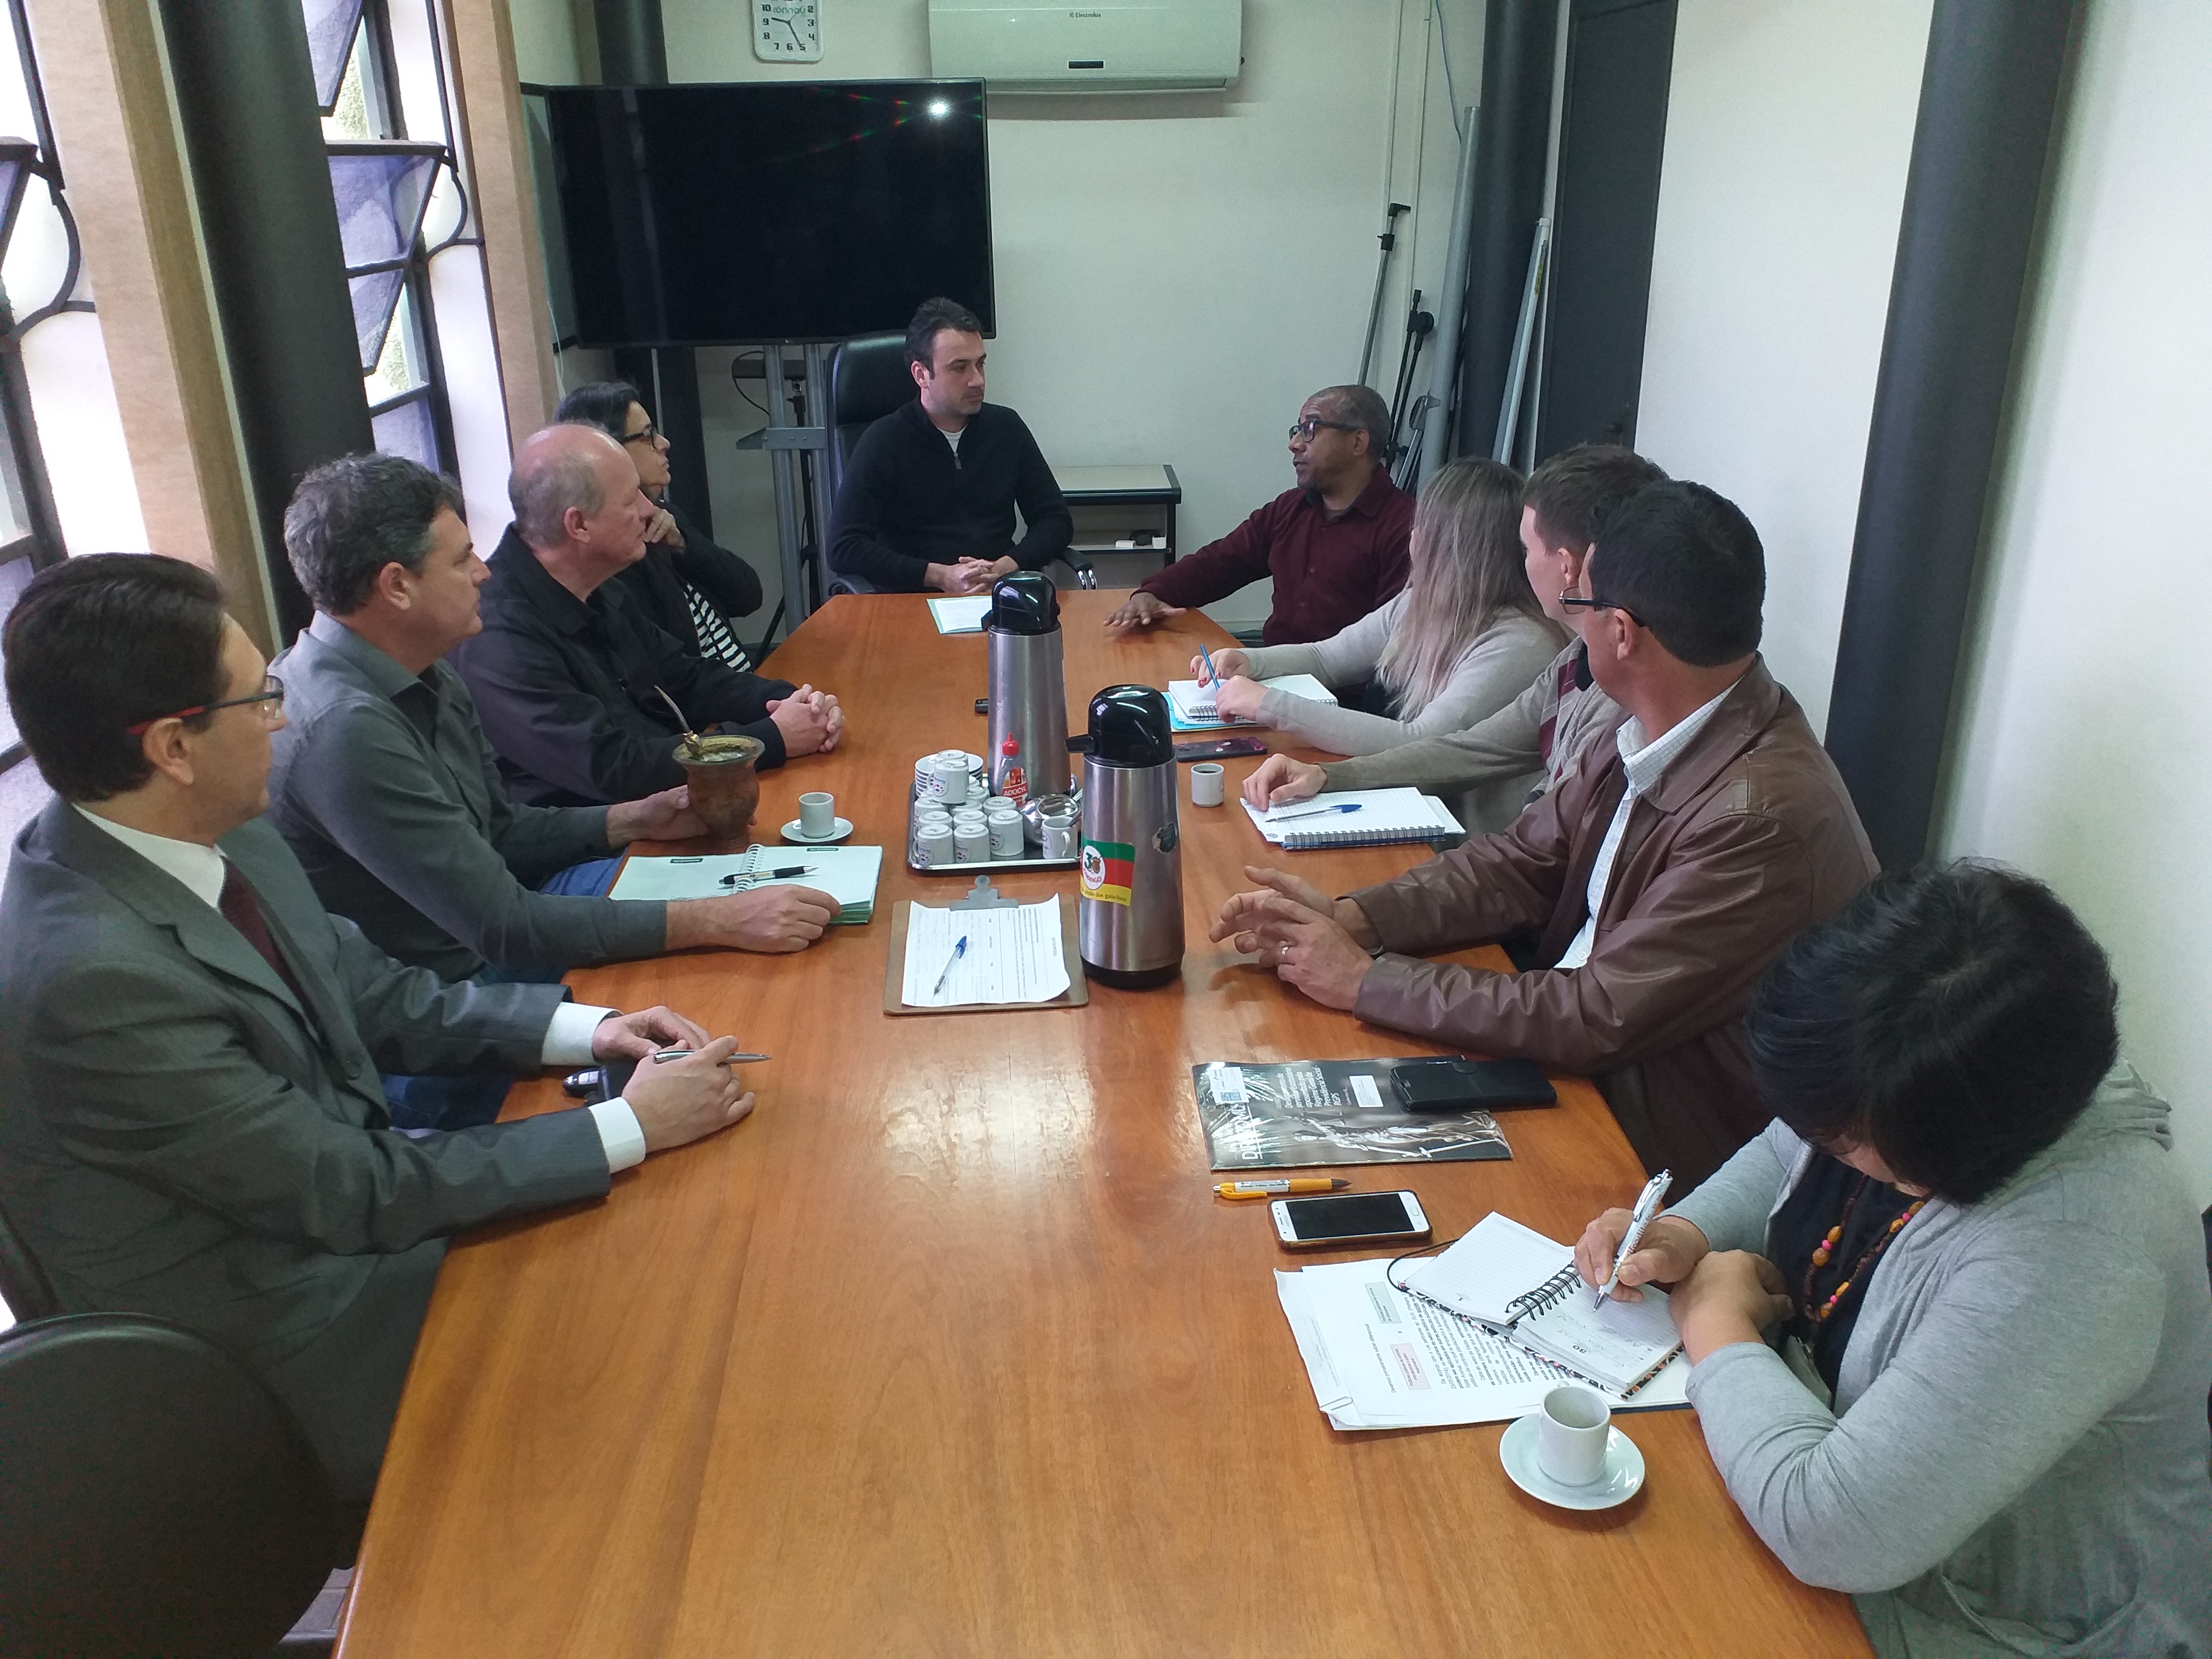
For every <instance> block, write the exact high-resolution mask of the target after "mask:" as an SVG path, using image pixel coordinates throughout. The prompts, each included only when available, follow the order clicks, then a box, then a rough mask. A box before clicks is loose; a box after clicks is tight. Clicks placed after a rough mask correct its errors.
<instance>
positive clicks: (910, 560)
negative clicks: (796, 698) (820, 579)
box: [829, 299, 1075, 593]
mask: <svg viewBox="0 0 2212 1659" xmlns="http://www.w3.org/2000/svg"><path fill="white" fill-rule="evenodd" d="M982 327H983V325H982V324H981V323H980V322H978V321H977V320H976V319H975V313H972V312H970V311H969V310H968V308H967V307H964V306H961V305H957V304H956V303H954V302H953V301H951V300H943V299H939V300H927V301H923V302H922V307H921V310H919V311H917V312H915V315H914V321H913V322H911V323H909V324H908V325H907V331H906V356H907V367H908V372H909V373H911V374H913V376H914V384H915V389H916V390H917V391H918V392H920V393H921V396H920V397H918V398H916V399H915V401H914V402H912V403H910V404H901V405H900V406H899V407H898V408H896V409H895V410H892V411H891V412H890V414H888V415H886V416H884V417H883V418H882V419H881V420H879V421H878V422H876V423H875V424H874V425H873V426H871V427H870V428H868V429H867V431H866V432H865V433H863V434H862V435H861V436H860V443H859V444H858V445H857V446H856V447H854V451H853V459H852V462H851V464H850V465H848V466H847V467H846V469H845V475H844V477H843V479H842V482H840V483H839V484H838V486H837V505H836V508H835V510H833V511H832V512H831V513H830V515H829V568H830V569H832V570H834V571H836V572H837V573H839V574H843V575H857V576H864V577H866V579H867V580H869V581H870V582H871V583H872V584H873V585H874V586H877V587H879V588H884V589H888V590H892V591H896V592H907V593H912V592H921V590H923V589H926V588H934V589H935V590H937V591H938V592H940V593H981V592H987V591H988V590H989V588H990V586H991V584H992V582H994V580H997V579H998V578H999V577H1000V576H1003V575H1006V574H1009V573H1011V572H1012V571H1015V570H1037V569H1041V568H1043V567H1044V566H1045V565H1046V564H1047V563H1048V562H1050V561H1052V560H1054V559H1055V558H1057V557H1059V556H1060V555H1061V554H1062V553H1064V552H1066V550H1067V544H1068V543H1069V542H1071V541H1072V540H1073V539H1074V536H1075V521H1074V520H1073V518H1072V517H1071V516H1070V515H1069V513H1068V511H1067V503H1066V501H1065V500H1063V499H1062V498H1061V495H1060V483H1059V481H1058V480H1057V479H1055V478H1054V477H1053V476H1052V469H1051V468H1050V467H1049V466H1048V465H1045V459H1044V456H1043V454H1042V453H1041V452H1040V451H1039V450H1038V448H1037V446H1036V439H1035V438H1033V437H1031V436H1030V429H1029V428H1028V427H1027V426H1025V425H1024V424H1023V423H1022V417H1021V416H1018V415H1017V414H1015V413H1014V411H1013V410H1011V409H1007V408H1005V407H1004V406H1002V405H1000V404H987V403H985V402H984V401H983V356H984V352H983V335H982ZM1017 505H1019V507H1021V510H1022V521H1023V523H1024V525H1025V526H1027V528H1026V530H1025V531H1024V533H1023V536H1022V538H1021V540H1020V541H1018V542H1017V541H1016V540H1015V539H1014V508H1015V507H1016V506H1017Z"/></svg>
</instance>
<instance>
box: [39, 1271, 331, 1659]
mask: <svg viewBox="0 0 2212 1659" xmlns="http://www.w3.org/2000/svg"><path fill="white" fill-rule="evenodd" d="M0 1539H4V1540H6V1547H4V1548H0V1655H7V1656H10V1659H12V1656H15V1655H17V1654H33V1653H36V1654H61V1653H68V1654H83V1655H98V1656H108V1655H118V1656H119V1655H124V1654H161V1655H165V1656H170V1659H188V1656H202V1655H216V1654H222V1655H230V1654H256V1653H262V1652H265V1651H266V1650H269V1649H270V1648H272V1647H274V1646H275V1645H276V1642H277V1641H278V1639H279V1638H282V1637H283V1634H284V1633H285V1632H286V1631H287V1630H289V1628H290V1627H291V1626H292V1621H293V1620H295V1619H296V1618H298V1617H299V1615H300V1613H301V1611H302V1610H303V1609H304V1608H305V1607H307V1604H308V1603H309V1602H310V1601H313V1599H314V1597H315V1595H316V1592H317V1591H318V1590H319V1589H321V1588H322V1585H323V1581H324V1578H325V1575H326V1574H327V1573H328V1572H329V1571H330V1567H331V1559H332V1556H333V1554H334V1553H335V1544H336V1540H335V1538H334V1536H333V1530H332V1516H331V1494H330V1488H329V1485H328V1483H327V1481H326V1480H325V1478H324V1474H323V1470H322V1466H321V1464H320V1462H319V1461H318V1460H317V1458H316V1456H315V1453H314V1450H313V1448H312V1447H310V1446H309V1445H308V1443H307V1437H306V1436H305V1435H303V1434H302V1433H301V1431H300V1427H299V1425H298V1424H297V1423H296V1422H295V1421H294V1419H293V1417H292V1414H291V1413H290V1412H289V1411H288V1410H287V1409H286V1408H285V1407H284V1406H283V1402H282V1401H279V1400H278V1399H277V1398H276V1395H273V1394H271V1393H270V1391H269V1389H268V1388H267V1386H266V1385H265V1384H264V1383H262V1382H261V1380H260V1379H259V1378H258V1377H257V1376H254V1375H253V1373H252V1372H251V1371H249V1370H246V1367H245V1366H244V1365H242V1364H240V1363H239V1362H238V1361H237V1360H236V1359H234V1358H232V1357H231V1356H230V1355H229V1354H228V1353H226V1352H223V1351H222V1349H221V1348H218V1347H216V1346H215V1345H214V1344H213V1343H211V1342H209V1341H207V1340H205V1339H204V1338H202V1337H199V1336H196V1335H194V1334H192V1333H191V1332H190V1331H186V1330H183V1329H181V1328H179V1327H177V1326H174V1325H171V1324H168V1323H167V1322H164V1321H161V1320H158V1319H149V1318H144V1317H142V1316H137V1315H135V1314H76V1315H70V1316H65V1317H63V1318H59V1319H48V1320H41V1321H39V1322H35V1323H33V1324H28V1325H19V1326H17V1327H16V1328H15V1329H14V1330H12V1331H9V1333H7V1334H5V1335H4V1336H0Z"/></svg>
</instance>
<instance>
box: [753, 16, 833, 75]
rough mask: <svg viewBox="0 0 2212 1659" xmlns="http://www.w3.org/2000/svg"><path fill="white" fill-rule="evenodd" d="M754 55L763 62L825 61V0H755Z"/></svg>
mask: <svg viewBox="0 0 2212 1659" xmlns="http://www.w3.org/2000/svg"><path fill="white" fill-rule="evenodd" d="M753 56H754V57H756V58H759V59H760V60H761V62H762V63H763V64H818V63H820V62H821V61H822V0H753Z"/></svg>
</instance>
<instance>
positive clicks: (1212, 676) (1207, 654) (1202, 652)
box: [1198, 641, 1221, 685]
mask: <svg viewBox="0 0 2212 1659" xmlns="http://www.w3.org/2000/svg"><path fill="white" fill-rule="evenodd" d="M1198 659H1199V660H1200V662H1202V663H1204V664H1205V665H1206V684H1208V685H1218V684H1221V676H1220V675H1219V674H1218V673H1217V672H1216V671H1215V670H1214V666H1213V653H1212V652H1211V651H1209V650H1207V649H1206V646H1205V643H1204V641H1200V644H1199V647H1198Z"/></svg>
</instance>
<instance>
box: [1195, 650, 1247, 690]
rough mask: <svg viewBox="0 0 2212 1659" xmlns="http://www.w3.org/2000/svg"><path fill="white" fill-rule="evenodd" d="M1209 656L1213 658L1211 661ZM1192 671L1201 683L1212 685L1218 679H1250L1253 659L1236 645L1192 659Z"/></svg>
mask: <svg viewBox="0 0 2212 1659" xmlns="http://www.w3.org/2000/svg"><path fill="white" fill-rule="evenodd" d="M1208 658H1211V659H1212V660H1211V661H1209V660H1208ZM1190 671H1191V672H1192V673H1193V674H1194V675H1196V676H1197V678H1198V683H1199V684H1200V685H1211V684H1212V683H1213V682H1214V681H1216V680H1234V679H1249V678H1252V659H1250V658H1249V657H1248V656H1246V655H1245V654H1244V653H1243V652H1242V651H1239V650H1237V648H1236V647H1233V646H1232V647H1230V648H1229V649H1228V650H1226V651H1213V652H1209V653H1206V656H1203V657H1193V658H1192V659H1190Z"/></svg>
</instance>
